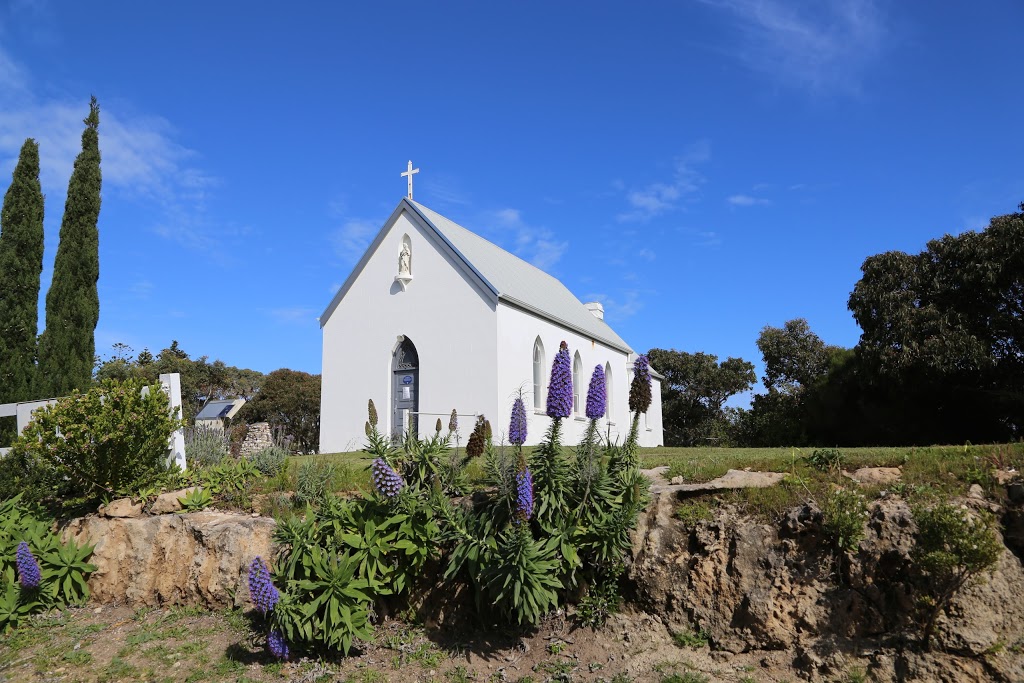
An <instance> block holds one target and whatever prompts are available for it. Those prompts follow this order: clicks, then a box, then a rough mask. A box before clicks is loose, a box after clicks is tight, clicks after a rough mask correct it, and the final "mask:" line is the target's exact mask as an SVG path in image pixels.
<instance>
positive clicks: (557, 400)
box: [547, 342, 572, 418]
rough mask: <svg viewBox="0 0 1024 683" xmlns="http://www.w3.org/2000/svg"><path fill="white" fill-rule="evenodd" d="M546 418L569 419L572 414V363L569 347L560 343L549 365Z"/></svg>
mask: <svg viewBox="0 0 1024 683" xmlns="http://www.w3.org/2000/svg"><path fill="white" fill-rule="evenodd" d="M547 414H548V417H552V418H558V417H569V415H571V414H572V361H571V360H569V345H568V344H566V343H565V342H562V343H561V344H560V345H559V346H558V353H556V354H555V360H554V362H552V363H551V383H550V384H549V385H548V405H547Z"/></svg>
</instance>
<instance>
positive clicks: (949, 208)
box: [0, 0, 1024, 374]
mask: <svg viewBox="0 0 1024 683" xmlns="http://www.w3.org/2000/svg"><path fill="white" fill-rule="evenodd" d="M0 6H2V9H0V178H2V180H0V190H5V189H6V186H7V184H8V183H9V178H10V173H11V171H12V170H13V167H14V163H15V159H16V156H17V153H18V149H19V148H20V146H21V143H22V142H23V140H24V139H25V137H28V136H32V137H35V138H36V139H37V140H38V141H39V142H40V145H41V150H40V151H41V157H42V164H43V172H42V179H43V185H44V191H45V193H46V200H47V201H46V222H45V225H46V231H47V232H46V254H45V264H46V265H45V268H44V273H43V290H44V294H45V289H46V288H47V287H48V285H49V281H50V275H51V272H52V270H51V269H52V262H53V257H54V254H55V253H56V245H57V236H58V231H59V226H60V219H61V215H62V213H63V204H64V195H65V192H66V188H67V180H68V176H69V175H70V172H71V166H72V164H73V161H74V157H75V155H76V154H77V152H78V148H79V140H80V135H81V130H82V123H81V120H82V119H83V118H84V117H85V115H86V113H87V111H88V100H89V95H90V94H95V95H96V96H97V97H98V98H99V102H100V106H101V124H100V144H101V149H102V153H103V174H104V179H103V208H102V212H101V215H100V259H101V261H100V268H101V275H100V285H99V286H100V300H101V313H100V322H99V327H98V329H97V333H96V341H97V350H98V352H100V353H102V354H104V355H108V354H109V353H110V352H111V345H112V344H114V343H115V342H123V343H126V344H128V345H130V346H131V347H133V348H134V349H135V350H136V352H137V351H140V350H141V349H142V348H144V347H149V348H150V349H152V350H153V351H157V350H159V349H161V348H163V347H164V346H167V345H168V344H169V343H170V340H171V339H178V340H179V342H180V344H181V346H182V348H184V349H185V350H186V351H188V352H189V353H190V354H192V355H193V356H198V355H208V356H210V357H211V358H220V359H222V360H224V361H225V362H226V363H228V364H231V365H238V366H242V367H251V368H254V369H257V370H261V371H265V372H268V371H270V370H274V369H276V368H279V367H290V368H294V369H299V370H305V371H309V372H319V371H320V362H321V337H320V331H319V327H318V324H317V322H316V318H317V316H318V315H319V314H320V313H321V312H322V311H323V309H324V308H325V307H326V305H327V303H328V302H329V300H330V298H331V296H332V293H333V292H334V291H336V289H337V287H338V286H339V285H340V283H341V282H343V281H344V279H345V278H346V276H347V275H348V273H349V271H350V269H351V267H352V265H353V264H354V263H355V261H356V260H357V259H358V257H359V255H360V254H361V253H362V250H363V248H364V247H365V246H366V245H367V244H368V242H369V240H370V239H371V238H372V236H373V235H374V234H375V233H376V231H377V230H378V229H379V227H380V225H381V223H382V222H383V220H384V219H385V218H386V217H387V216H388V215H389V214H390V212H391V211H392V210H393V208H394V206H395V204H396V203H397V202H398V200H399V199H400V198H401V197H402V196H403V195H404V193H405V180H404V179H402V178H401V177H400V176H399V173H400V172H401V171H402V170H404V169H405V164H406V161H407V160H408V159H412V161H413V162H414V163H415V164H416V166H417V167H419V168H420V169H422V170H421V172H420V173H419V174H418V175H417V176H416V191H415V196H416V199H417V200H418V201H420V202H422V203H424V204H426V205H427V206H429V207H431V208H433V209H434V210H436V211H438V212H440V213H442V214H444V215H446V216H448V217H450V218H452V219H453V220H456V221H457V222H460V223H461V224H463V225H465V226H466V227H468V228H470V229H473V230H475V231H477V232H479V233H480V234H482V235H484V236H485V237H488V238H489V239H492V240H493V241H495V242H497V243H498V244H500V245H502V246H504V247H506V248H508V249H509V250H511V251H513V252H515V253H517V254H518V255H520V256H522V257H523V258H525V259H527V260H529V261H531V262H533V263H535V264H536V265H538V266H540V267H542V268H544V269H545V270H547V271H549V272H551V273H552V274H554V275H555V276H557V277H559V278H561V279H562V281H563V282H565V283H566V285H567V286H568V287H569V288H570V289H571V290H572V291H573V292H574V293H575V294H576V295H577V296H578V297H579V298H580V299H582V300H584V301H586V300H592V299H600V300H602V301H603V302H604V304H605V307H606V310H607V318H608V320H609V321H610V322H611V323H612V325H614V326H615V327H616V329H617V330H618V331H619V333H620V334H621V335H622V336H623V337H624V338H625V339H626V340H627V341H629V342H630V344H631V345H633V346H634V348H636V349H639V350H646V349H648V348H650V347H654V346H657V347H664V348H677V349H682V350H687V351H705V352H708V353H714V354H717V355H718V356H720V357H721V358H725V357H726V356H741V357H743V358H745V359H747V360H752V361H757V362H759V361H760V357H759V354H758V352H757V348H756V346H755V340H756V338H757V335H758V332H759V331H760V329H761V328H762V327H764V326H765V325H776V326H778V325H782V323H783V322H785V321H786V320H788V319H790V318H794V317H801V316H802V317H805V318H807V319H808V320H809V322H810V324H811V327H812V329H814V330H815V331H816V332H817V333H818V334H819V335H820V336H821V337H822V338H823V339H824V340H825V341H826V342H828V343H831V344H839V345H843V346H852V345H853V344H855V343H856V341H857V338H858V335H859V330H858V328H857V326H856V325H855V323H854V322H853V320H852V317H851V316H850V314H849V312H848V311H847V309H846V301H847V298H848V296H849V293H850V291H851V289H852V288H853V285H854V283H855V282H856V281H857V279H858V277H859V267H860V264H861V263H862V262H863V260H864V258H865V257H867V256H869V255H871V254H875V253H879V252H882V251H886V250H890V249H902V250H907V251H919V250H920V249H921V248H923V246H924V244H925V242H926V241H927V240H928V239H931V238H934V237H938V236H941V235H942V234H944V233H947V232H949V233H958V232H961V231H963V230H966V229H977V228H980V227H983V226H984V225H986V224H987V221H988V219H989V218H990V217H991V216H993V215H999V214H1004V213H1009V212H1011V211H1013V210H1014V209H1015V208H1016V205H1017V204H1018V203H1019V202H1020V201H1022V200H1024V166H1022V165H1021V163H1020V160H1021V159H1022V158H1024V126H1022V125H1021V112H1022V111H1024V106H1022V105H1024V89H1022V88H1021V87H1020V67H1021V66H1022V62H1021V56H1020V52H1019V28H1020V26H1021V25H1024V4H1021V3H1020V2H1019V1H1018V0H980V1H979V2H977V3H970V4H969V5H968V4H964V3H962V2H959V1H953V0H940V1H939V2H935V3H927V4H925V3H905V2H896V1H895V0H890V1H883V0H877V1H869V0H845V1H839V0H806V1H800V2H793V1H788V0H689V1H687V0H679V1H677V2H648V3H608V2H597V3H594V2H590V3H569V2H566V3H539V2H526V3H503V4H498V3H479V2H466V3H410V2H391V3H358V4H357V3H326V2H325V3H311V2H309V3H294V4H292V5H288V6H285V5H282V4H278V3H274V4H271V3H266V2H253V3H241V2H222V3H208V2H194V1H192V0H182V1H181V2H177V3H173V4H167V3H139V2H126V1H116V2H104V3H99V4H96V3H93V4H82V3H57V2H47V1H43V0H33V1H28V0H6V1H5V2H3V3H2V5H0ZM440 310H441V309H440V308H439V316H440V315H442V313H441V312H440ZM456 316H457V312H456ZM42 322H43V321H42V320H41V321H40V324H42ZM443 324H451V321H450V319H448V320H445V321H443ZM456 324H457V323H456ZM759 374H760V373H759Z"/></svg>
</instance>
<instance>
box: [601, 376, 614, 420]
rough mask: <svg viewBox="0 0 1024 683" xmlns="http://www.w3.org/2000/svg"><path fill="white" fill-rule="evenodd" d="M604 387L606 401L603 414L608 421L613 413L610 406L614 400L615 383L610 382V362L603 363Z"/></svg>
mask: <svg viewBox="0 0 1024 683" xmlns="http://www.w3.org/2000/svg"><path fill="white" fill-rule="evenodd" d="M604 388H605V392H607V396H608V402H607V403H606V404H605V409H604V416H605V417H606V418H608V421H609V422H611V421H612V415H614V413H613V412H612V411H613V408H612V406H613V405H614V403H613V401H614V400H615V385H614V384H612V364H611V363H605V364H604Z"/></svg>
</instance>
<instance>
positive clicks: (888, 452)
mask: <svg viewBox="0 0 1024 683" xmlns="http://www.w3.org/2000/svg"><path fill="white" fill-rule="evenodd" d="M525 450H526V451H527V453H529V451H531V450H532V449H531V448H526V449H525ZM814 450H815V449H813V448H644V449H641V451H640V453H641V455H640V461H641V466H642V467H644V468H651V467H657V466H661V465H665V466H668V477H669V478H671V477H676V476H682V477H683V479H684V480H685V481H686V482H688V483H699V482H706V481H710V480H712V479H715V478H717V477H720V476H722V475H723V474H725V473H726V471H728V470H729V469H745V468H750V469H751V470H757V471H764V472H784V473H787V474H789V475H790V476H789V477H787V478H786V480H785V481H784V482H783V484H781V485H780V486H777V487H773V489H752V490H747V491H740V492H737V493H734V494H722V495H723V496H725V499H729V500H731V501H733V502H737V503H744V504H748V505H750V506H752V507H754V508H757V509H759V510H762V511H765V512H773V511H781V510H783V509H785V508H786V507H788V506H789V505H791V504H793V503H795V502H798V501H799V499H801V497H803V498H806V497H808V496H814V495H815V494H820V493H822V492H823V491H824V490H827V488H828V487H830V486H834V485H840V486H841V485H844V484H846V483H848V482H849V480H848V479H847V478H846V477H844V476H843V475H842V474H841V473H840V472H838V471H822V470H819V469H817V468H815V467H812V466H811V465H810V464H809V462H808V461H807V458H808V456H810V455H811V454H812V453H813V452H814ZM838 450H839V452H840V457H841V463H842V469H844V470H847V471H853V470H856V469H858V468H860V467H900V468H902V471H903V474H902V479H901V482H900V484H899V485H897V487H896V488H897V492H898V493H900V494H901V495H904V496H908V497H915V496H916V497H930V496H950V495H963V494H965V493H966V491H967V489H968V487H969V486H970V485H971V484H975V483H977V484H980V485H981V486H982V487H983V488H985V489H986V492H987V493H988V494H989V495H991V496H993V497H995V498H999V497H1000V495H1001V494H1002V495H1004V492H1001V491H1000V490H998V489H999V487H996V486H995V485H994V482H993V481H992V477H991V473H992V471H993V470H995V469H1005V468H1008V467H1016V468H1017V469H1022V468H1024V443H1017V444H994V445H979V446H974V445H969V444H968V445H964V446H928V447H904V448H882V447H862V448H841V449H838ZM317 459H320V460H323V461H329V462H332V463H334V464H335V466H336V468H337V474H336V477H335V481H334V484H335V490H337V491H356V490H366V489H367V488H368V487H369V466H370V462H371V460H372V458H370V457H369V455H368V454H367V453H365V452H363V451H355V452H350V453H326V454H322V455H305V456H293V457H292V458H291V459H290V468H291V472H292V473H293V474H294V473H295V472H297V471H298V469H299V468H300V467H302V466H303V464H304V463H307V462H310V461H313V460H317ZM478 460H479V459H478ZM468 469H469V474H470V480H471V481H474V482H479V481H480V480H481V478H482V475H483V468H482V464H481V463H480V462H478V461H473V462H471V463H470V465H469V468H468Z"/></svg>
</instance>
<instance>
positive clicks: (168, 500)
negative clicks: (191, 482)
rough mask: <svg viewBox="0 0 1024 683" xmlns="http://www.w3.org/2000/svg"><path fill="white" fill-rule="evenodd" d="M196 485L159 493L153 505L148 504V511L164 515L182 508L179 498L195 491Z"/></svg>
mask: <svg viewBox="0 0 1024 683" xmlns="http://www.w3.org/2000/svg"><path fill="white" fill-rule="evenodd" d="M197 488H198V487H197V486H190V487H189V488H187V489H181V490H180V491H169V492H167V493H161V494H160V495H159V496H157V497H156V500H154V501H153V505H151V506H150V508H149V512H150V514H153V515H166V514H169V513H171V512H178V511H179V510H182V509H183V508H184V506H183V505H182V504H181V499H182V498H184V497H185V496H187V495H189V494H190V493H192V492H193V491H195V490H196V489H197Z"/></svg>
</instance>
